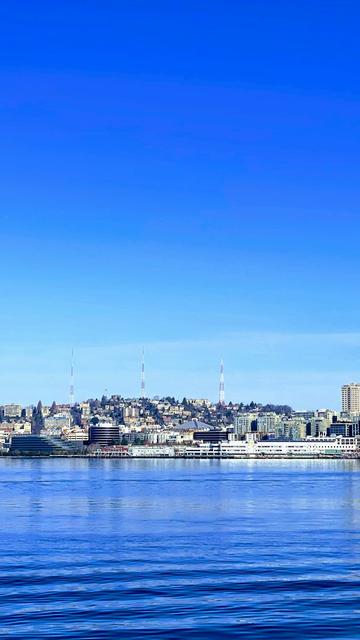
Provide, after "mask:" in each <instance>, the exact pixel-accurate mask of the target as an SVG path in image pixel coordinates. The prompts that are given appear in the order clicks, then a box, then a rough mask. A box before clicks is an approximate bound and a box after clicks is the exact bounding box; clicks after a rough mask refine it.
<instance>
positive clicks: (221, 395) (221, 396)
mask: <svg viewBox="0 0 360 640" xmlns="http://www.w3.org/2000/svg"><path fill="white" fill-rule="evenodd" d="M219 404H222V405H224V404H225V382H224V362H223V360H221V362H220V384H219Z"/></svg>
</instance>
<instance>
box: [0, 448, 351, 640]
mask: <svg viewBox="0 0 360 640" xmlns="http://www.w3.org/2000/svg"><path fill="white" fill-rule="evenodd" d="M359 483H360V463H359V462H358V461H357V460H302V461H300V460H289V461H287V460H221V461H219V460H209V461H208V460H201V461H198V460H196V461H193V460H166V459H157V460H131V461H130V460H124V459H122V460H96V459H31V460H25V459H18V460H16V459H1V460H0V491H1V506H2V517H1V521H0V544H1V549H2V561H1V573H0V596H1V605H0V628H1V634H2V635H3V636H5V637H14V638H41V637H49V638H63V637H67V638H104V639H105V638H119V637H121V638H132V639H135V638H136V639H140V638H169V639H170V638H173V639H176V638H179V639H186V640H188V639H192V638H195V639H196V638H204V639H205V638H210V639H212V638H219V637H222V638H239V637H243V638H265V639H266V638H270V637H271V638H273V637H276V638H282V639H285V638H289V639H290V638H303V637H305V636H306V637H307V638H326V639H330V638H342V639H343V638H344V639H345V638H355V637H358V629H359V624H360V607H359V598H360V556H359V551H360V533H359V531H360V488H359V486H360V485H359Z"/></svg>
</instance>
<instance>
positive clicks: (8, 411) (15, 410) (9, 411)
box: [4, 404, 22, 418]
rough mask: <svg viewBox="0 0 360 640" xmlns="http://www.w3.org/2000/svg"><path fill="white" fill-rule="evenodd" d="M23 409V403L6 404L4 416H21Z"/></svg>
mask: <svg viewBox="0 0 360 640" xmlns="http://www.w3.org/2000/svg"><path fill="white" fill-rule="evenodd" d="M21 411H22V406H21V404H5V405H4V416H5V417H6V418H20V416H21Z"/></svg>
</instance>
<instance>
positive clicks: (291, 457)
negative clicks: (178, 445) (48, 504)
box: [0, 452, 360, 460]
mask: <svg viewBox="0 0 360 640" xmlns="http://www.w3.org/2000/svg"><path fill="white" fill-rule="evenodd" d="M59 459H62V460H85V459H86V460H359V459H360V452H359V453H358V454H356V455H332V454H328V455H327V454H323V455H288V456H286V455H271V456H266V455H254V454H253V455H244V456H241V455H236V456H211V457H210V456H209V457H208V456H114V455H96V456H88V455H70V456H68V455H65V456H63V455H50V456H42V455H39V456H31V455H29V456H25V455H19V456H11V455H2V456H0V460H59Z"/></svg>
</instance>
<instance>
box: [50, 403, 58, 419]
mask: <svg viewBox="0 0 360 640" xmlns="http://www.w3.org/2000/svg"><path fill="white" fill-rule="evenodd" d="M55 413H57V406H56V402H55V400H54V402H53V403H52V405H51V407H50V415H52V416H54V415H55Z"/></svg>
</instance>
